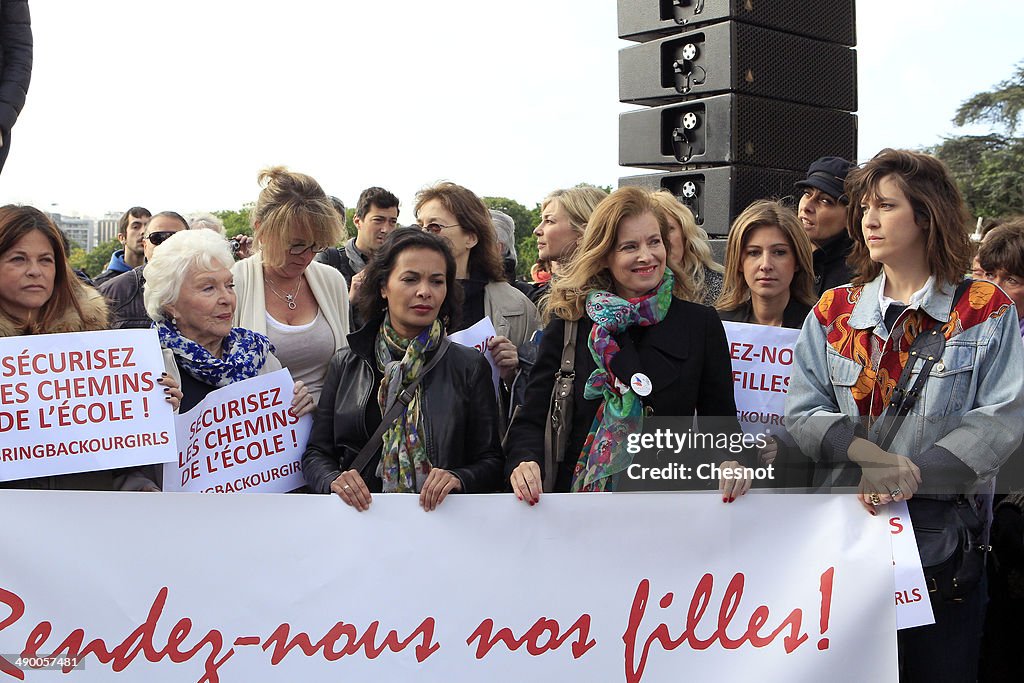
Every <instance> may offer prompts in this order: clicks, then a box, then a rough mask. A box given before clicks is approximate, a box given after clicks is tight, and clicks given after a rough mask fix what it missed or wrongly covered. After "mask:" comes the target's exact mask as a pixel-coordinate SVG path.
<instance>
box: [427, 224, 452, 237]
mask: <svg viewBox="0 0 1024 683" xmlns="http://www.w3.org/2000/svg"><path fill="white" fill-rule="evenodd" d="M458 227H461V226H460V225H459V224H458V223H452V224H451V225H441V224H440V223H427V224H426V225H424V226H423V229H424V230H426V231H427V232H432V233H434V234H435V235H436V234H437V233H439V232H441V231H442V230H444V229H445V228H458Z"/></svg>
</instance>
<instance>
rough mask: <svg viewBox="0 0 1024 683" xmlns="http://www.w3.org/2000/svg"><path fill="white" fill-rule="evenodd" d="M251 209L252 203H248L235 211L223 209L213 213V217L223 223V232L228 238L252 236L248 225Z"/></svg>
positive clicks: (250, 227)
mask: <svg viewBox="0 0 1024 683" xmlns="http://www.w3.org/2000/svg"><path fill="white" fill-rule="evenodd" d="M252 207H253V204H252V202H249V203H248V204H245V205H244V206H242V208H241V209H238V210H237V211H232V210H230V209H224V210H222V211H214V212H213V215H215V216H216V217H217V218H219V219H221V220H222V221H224V232H225V233H227V236H228V238H231V237H234V236H235V235H249V236H252V226H251V225H250V224H249V212H250V211H252Z"/></svg>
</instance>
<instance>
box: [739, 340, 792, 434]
mask: <svg viewBox="0 0 1024 683" xmlns="http://www.w3.org/2000/svg"><path fill="white" fill-rule="evenodd" d="M722 324H723V325H724V326H725V336H726V338H727V340H728V342H729V357H730V358H731V360H732V379H733V390H734V393H735V395H736V416H737V417H738V418H739V421H740V426H741V427H742V428H743V431H744V432H745V433H747V434H764V433H768V434H778V433H780V432H783V431H785V429H786V427H785V422H784V419H783V416H784V415H785V403H786V392H787V391H788V390H789V377H790V375H791V374H792V365H793V346H794V345H796V338H797V337H798V336H800V330H791V329H788V328H785V327H770V326H768V325H751V324H749V323H734V322H725V323H722Z"/></svg>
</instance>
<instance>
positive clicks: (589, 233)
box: [542, 187, 694, 320]
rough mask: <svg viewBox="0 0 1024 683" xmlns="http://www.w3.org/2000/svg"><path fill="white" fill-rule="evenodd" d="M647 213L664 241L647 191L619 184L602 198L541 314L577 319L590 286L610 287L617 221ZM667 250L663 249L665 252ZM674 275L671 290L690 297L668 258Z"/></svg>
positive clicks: (663, 227) (661, 217) (659, 215)
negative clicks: (610, 266)
mask: <svg viewBox="0 0 1024 683" xmlns="http://www.w3.org/2000/svg"><path fill="white" fill-rule="evenodd" d="M648 213H649V214H651V215H653V216H654V218H655V219H656V220H657V221H658V227H659V228H660V231H661V239H662V241H664V242H666V243H667V242H668V221H667V220H666V218H665V214H664V213H663V212H661V211H658V205H657V204H655V203H654V199H653V198H652V197H651V193H650V192H648V191H647V190H643V189H640V188H637V187H623V188H620V189H618V190H615V191H614V192H612V193H611V194H610V195H608V197H607V198H606V199H604V200H603V201H602V202H601V203H600V204H598V205H597V208H595V209H594V213H593V214H592V215H591V216H590V221H589V222H588V223H587V229H586V231H585V232H584V233H583V239H582V240H581V241H580V245H579V247H578V248H577V250H576V253H575V255H574V256H573V258H572V260H571V261H570V262H569V264H568V267H567V268H566V269H565V271H564V272H563V273H562V274H561V276H560V277H558V278H555V279H553V280H552V285H551V293H550V294H549V295H548V298H547V306H546V307H545V309H544V311H543V312H542V313H543V316H544V318H545V319H546V320H547V319H550V318H551V316H557V317H559V318H562V319H564V320H579V319H580V318H582V317H583V314H584V307H585V305H586V299H587V294H589V293H590V292H592V291H594V290H606V291H614V283H613V281H612V277H611V273H609V272H608V266H607V262H608V256H609V255H611V253H612V252H613V251H614V250H615V245H616V242H617V240H618V236H619V225H620V224H621V223H622V221H623V220H625V219H627V218H633V217H637V216H643V215H644V214H648ZM666 253H667V252H666ZM665 267H666V268H670V269H671V270H672V273H673V274H674V275H675V286H674V287H673V289H672V294H673V295H674V296H675V297H677V298H679V299H687V300H689V301H692V300H693V299H694V291H693V288H692V285H691V283H690V282H688V281H687V279H686V276H685V274H684V273H683V272H682V271H681V270H680V269H679V266H677V265H675V264H674V263H672V260H671V259H668V262H667V263H666V264H665Z"/></svg>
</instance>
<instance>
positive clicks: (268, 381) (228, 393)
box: [163, 370, 313, 493]
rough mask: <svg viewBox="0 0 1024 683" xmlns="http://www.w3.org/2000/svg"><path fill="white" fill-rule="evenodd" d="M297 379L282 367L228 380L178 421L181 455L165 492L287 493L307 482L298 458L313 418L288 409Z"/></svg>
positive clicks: (168, 472) (168, 467)
mask: <svg viewBox="0 0 1024 683" xmlns="http://www.w3.org/2000/svg"><path fill="white" fill-rule="evenodd" d="M294 387H295V383H294V382H293V381H292V376H291V375H290V374H289V373H288V371H287V370H278V371H276V372H271V373H269V374H266V375H260V376H259V377H253V378H252V379H247V380H243V381H241V382H235V383H233V384H229V385H228V386H226V387H222V388H220V389H217V390H215V391H212V392H210V393H209V394H208V395H207V396H206V398H205V399H203V400H202V402H200V403H199V404H198V405H196V406H195V407H194V408H193V409H192V410H190V411H188V412H187V413H185V414H184V415H179V416H178V417H177V419H176V421H175V423H176V427H177V434H178V455H177V459H176V460H175V461H174V462H169V463H166V464H165V465H164V487H163V488H164V490H165V491H185V492H189V493H287V492H288V491H294V490H295V489H297V488H299V487H300V486H302V484H303V479H302V467H301V464H300V460H301V458H302V453H303V452H304V451H305V450H306V441H307V440H308V439H309V430H310V428H311V427H312V426H313V416H312V415H304V416H302V417H301V418H299V417H295V416H294V415H292V414H291V413H290V412H289V408H291V403H292V396H293V394H294V392H293V390H294Z"/></svg>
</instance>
